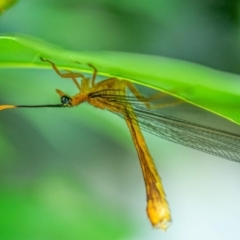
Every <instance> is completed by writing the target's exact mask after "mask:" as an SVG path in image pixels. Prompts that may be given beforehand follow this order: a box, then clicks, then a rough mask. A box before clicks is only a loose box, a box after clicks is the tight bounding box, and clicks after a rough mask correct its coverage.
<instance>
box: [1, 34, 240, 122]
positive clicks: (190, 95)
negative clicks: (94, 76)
mask: <svg viewBox="0 0 240 240" xmlns="http://www.w3.org/2000/svg"><path fill="white" fill-rule="evenodd" d="M0 53H1V54H0V67H11V68H18V67H25V68H46V67H47V68H50V66H49V64H46V63H44V62H42V61H41V60H40V57H41V56H42V57H44V58H46V59H49V60H52V61H54V62H55V63H56V64H57V66H59V67H62V68H64V69H70V70H74V71H82V72H92V69H90V68H89V67H88V66H87V64H88V63H91V64H93V65H94V66H95V67H96V68H97V69H98V71H99V74H100V75H102V76H106V77H113V76H114V77H118V78H121V79H126V80H128V81H132V82H134V83H138V84H141V85H145V86H147V87H150V88H154V89H157V90H160V91H163V92H166V93H168V94H170V95H172V96H175V97H177V98H179V99H182V100H184V101H186V102H188V103H190V104H193V105H195V106H198V107H200V108H203V109H205V110H208V111H210V112H212V113H215V114H217V115H219V116H222V117H224V118H226V119H228V120H230V121H232V122H235V123H237V124H240V111H239V99H240V91H239V89H240V77H239V76H238V75H234V74H231V73H225V72H220V71H217V70H214V69H211V68H208V67H204V66H201V65H197V64H194V63H189V62H185V61H180V60H173V59H169V58H163V57H158V56H149V55H141V54H133V53H122V52H105V51H101V52H73V51H67V50H64V49H62V48H59V47H56V46H53V45H50V44H47V43H45V42H43V41H40V40H36V39H32V38H29V37H19V36H17V37H13V36H2V37H0ZM75 62H79V63H81V64H79V63H75Z"/></svg>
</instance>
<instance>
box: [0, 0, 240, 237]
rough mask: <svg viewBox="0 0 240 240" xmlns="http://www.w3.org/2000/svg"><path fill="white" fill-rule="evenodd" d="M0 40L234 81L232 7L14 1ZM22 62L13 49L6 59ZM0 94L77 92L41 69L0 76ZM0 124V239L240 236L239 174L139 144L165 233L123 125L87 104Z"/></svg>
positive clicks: (9, 99) (171, 148)
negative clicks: (157, 188) (155, 177)
mask: <svg viewBox="0 0 240 240" xmlns="http://www.w3.org/2000/svg"><path fill="white" fill-rule="evenodd" d="M0 32H1V34H2V35H5V36H6V35H12V36H13V35H14V34H16V35H17V36H19V35H30V36H32V37H34V38H39V39H43V40H44V41H45V42H49V43H53V44H54V45H58V46H61V47H63V48H64V49H71V50H72V51H73V52H85V53H86V54H87V52H88V53H89V52H90V51H91V52H92V51H94V52H96V51H114V52H118V51H122V52H128V53H130V52H131V53H138V54H148V55H155V56H165V57H170V58H177V59H182V60H185V61H190V62H193V63H198V64H202V65H206V66H208V67H211V68H214V69H217V70H221V71H227V72H231V73H235V74H239V73H240V70H239V65H240V54H239V53H240V51H239V49H240V44H239V43H240V41H239V40H240V39H239V3H238V1H227V0H224V1H222V0H214V1H201V0H197V1H190V0H180V1H177V0H160V1H158V0H151V1H137V0H133V1H126V0H124V1H110V0H93V1H86V0H79V1H75V0H70V1H63V0H60V1H59V0H41V1H38V0H31V1H28V0H21V1H18V2H17V4H15V5H13V6H12V8H9V9H8V10H7V11H4V14H1V18H0ZM10 50H14V49H12V48H11V49H9V51H10ZM1 53H2V52H1ZM1 53H0V57H2V56H3V55H1ZM120 55H121V54H120V53H119V55H117V56H120ZM24 56H25V55H24ZM24 56H20V55H18V52H17V51H16V56H15V57H16V58H18V57H19V58H20V59H22V57H24ZM100 56H101V54H100ZM117 60H118V59H116V60H114V61H116V62H117ZM99 61H102V62H103V61H104V59H102V60H101V59H100V60H99ZM119 62H121V63H124V59H120V58H119ZM164 62H165V60H164V61H163V62H162V63H161V64H163V66H162V68H163V70H164V71H165V73H169V74H173V75H174V74H176V76H179V73H175V71H176V68H178V69H181V71H182V76H186V75H188V74H191V71H192V70H190V69H189V68H187V65H185V64H184V65H181V66H180V65H179V66H178V64H176V65H175V66H176V67H174V68H172V69H170V67H169V66H170V65H169V63H168V64H166V65H164ZM57 63H60V61H59V62H57ZM17 64H18V63H17ZM35 64H36V63H35ZM37 64H40V62H38V63H37ZM64 64H65V63H64ZM71 67H72V66H71ZM99 67H101V66H99ZM41 68H42V66H41ZM48 68H49V66H48ZM108 70H109V69H108ZM202 70H203V71H206V72H207V73H210V72H211V73H213V72H214V71H212V70H209V69H207V68H202ZM202 70H201V71H200V70H199V71H196V72H195V73H194V74H193V75H191V76H195V77H196V76H197V75H198V78H199V79H201V78H202V80H203V82H206V81H212V80H213V79H215V82H212V83H211V84H212V85H213V86H214V85H217V86H214V90H215V87H216V89H223V88H224V87H225V88H224V91H227V89H231V90H229V92H231V91H232V88H235V93H236V95H238V94H237V92H238V89H239V87H238V84H239V83H238V82H239V80H238V77H237V76H234V75H232V74H227V73H226V74H223V75H224V78H222V76H223V75H222V73H221V74H220V75H218V73H217V72H215V73H216V74H217V75H218V76H217V77H216V78H215V77H210V78H209V79H208V78H207V75H208V74H204V72H202ZM139 71H141V69H139ZM159 71H162V70H161V69H160V70H159ZM107 72H108V71H107ZM111 74H114V72H111ZM134 74H135V75H136V74H137V73H134ZM185 74H186V75H185ZM194 79H195V78H194ZM207 79H208V80H207ZM218 79H221V82H220V83H219V82H218ZM225 79H227V80H225ZM229 79H231V80H229ZM233 79H234V81H235V82H232V80H233ZM190 80H191V79H190ZM228 80H229V81H228ZM224 81H226V82H225V84H224ZM193 84H194V85H196V84H195V82H193ZM209 84H210V83H209ZM0 86H1V88H0V102H1V103H10V104H24V103H26V104H28V103H29V104H44V103H53V102H56V101H59V99H58V97H57V96H56V94H55V93H54V89H55V88H56V87H60V88H64V89H67V90H68V91H69V93H71V94H72V93H75V91H76V90H75V88H73V87H72V84H69V82H68V81H66V80H64V79H59V77H58V76H55V74H54V73H53V72H52V70H51V71H49V70H44V69H38V70H37V69H1V70H0ZM168 90H169V89H168ZM205 93H206V94H209V96H211V92H210V91H208V90H206V91H205ZM196 96H197V95H196ZM212 99H213V100H214V101H216V102H215V103H214V104H217V102H218V103H219V102H220V103H221V104H223V105H224V104H225V103H226V101H231V100H230V99H231V97H229V96H227V97H223V95H221V94H220V95H218V96H213V98H211V100H212ZM201 101H202V100H201ZM207 104H209V103H207ZM235 104H236V105H234V107H236V108H238V105H237V104H238V102H235ZM230 111H232V109H230ZM235 112H238V111H237V110H236V109H235ZM235 114H237V113H235ZM0 116H1V117H0V156H1V161H0V171H1V172H0V219H1V220H0V229H1V231H0V239H6V240H8V239H9V240H15V239H16V240H19V239H24V240H26V239H31V240H32V239H66V238H69V239H90V240H94V239H149V240H150V239H159V238H163V239H178V240H181V239H194V240H198V239H214V238H215V239H218V240H222V239H235V238H236V236H237V235H239V227H238V225H237V223H238V219H239V212H240V211H239V196H238V195H237V194H236V192H237V189H238V188H239V180H238V179H236V177H235V176H238V175H239V172H238V166H237V165H233V167H232V168H231V165H227V164H228V163H225V162H221V161H219V160H216V159H211V161H210V159H208V157H209V156H208V155H201V153H198V152H196V151H193V152H191V150H186V149H183V148H179V147H178V146H175V145H171V144H170V145H168V144H167V143H165V142H164V141H162V140H161V139H157V143H156V139H155V138H153V139H151V138H150V137H147V138H148V140H149V141H148V144H149V148H150V150H151V151H152V152H153V156H154V158H155V159H156V164H157V166H158V168H159V169H160V170H161V171H160V174H161V176H162V178H163V180H164V184H165V190H166V192H167V195H168V197H169V202H170V206H171V209H172V210H173V219H174V222H173V225H172V226H171V227H170V229H169V231H168V232H167V234H165V235H163V234H161V232H158V231H153V230H152V228H151V226H150V224H149V222H148V219H147V217H146V213H145V210H144V208H145V195H144V193H145V190H144V187H143V180H142V176H141V172H140V167H139V166H138V165H137V164H138V163H137V155H136V153H135V150H134V147H133V144H132V142H131V139H130V137H129V136H128V133H127V128H126V126H125V125H124V122H123V121H121V119H118V118H117V117H116V116H112V115H111V114H108V113H105V112H104V111H100V110H96V109H93V108H91V107H90V106H89V107H88V106H86V107H85V106H81V108H80V107H79V108H76V109H71V110H69V109H65V110H64V111H62V110H50V109H48V110H43V109H41V110H40V109H35V110H31V109H30V110H27V109H18V110H17V109H15V110H12V111H11V110H9V111H3V112H0ZM213 124H215V122H213ZM160 146H161V148H160ZM159 149H160V150H159ZM185 152H187V153H186V154H185ZM176 153H177V154H176ZM176 155H177V156H176ZM188 155H189V159H188V158H187V156H188ZM160 159H162V161H160ZM198 159H201V162H198ZM211 163H213V164H212V165H209V164H211ZM216 164H218V165H217V167H216ZM211 170H212V171H211ZM226 173H229V175H225V174H226ZM215 175H216V176H215ZM203 176H204V177H203ZM199 179H200V180H199ZM229 179H233V180H232V182H231V180H229ZM202 180H203V182H204V183H205V185H204V186H202V185H201V183H202ZM221 181H222V182H221ZM229 181H230V182H229ZM234 183H235V184H234ZM201 186H202V187H201ZM229 186H231V187H229ZM223 188H224V194H223ZM184 190H186V191H185V192H184ZM234 201H235V202H234ZM207 203H209V205H207ZM226 203H227V204H226ZM208 207H209V208H208ZM231 207H232V208H231ZM229 212H231V214H229ZM226 226H228V227H226Z"/></svg>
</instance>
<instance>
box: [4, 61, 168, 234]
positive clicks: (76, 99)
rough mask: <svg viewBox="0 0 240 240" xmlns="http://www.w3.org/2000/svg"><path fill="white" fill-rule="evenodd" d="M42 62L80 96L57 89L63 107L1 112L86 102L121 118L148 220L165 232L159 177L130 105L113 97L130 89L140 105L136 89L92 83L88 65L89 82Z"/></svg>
mask: <svg viewBox="0 0 240 240" xmlns="http://www.w3.org/2000/svg"><path fill="white" fill-rule="evenodd" d="M41 60H42V61H44V62H48V63H50V64H51V65H52V67H53V69H54V70H55V72H56V73H57V74H58V75H60V76H61V77H63V78H70V79H72V80H73V82H74V83H75V85H76V86H77V88H78V90H79V92H78V93H77V94H76V95H74V96H72V97H71V96H68V95H67V94H66V93H64V92H62V91H61V90H58V89H57V90H56V92H57V93H58V94H59V96H60V97H61V102H62V104H57V105H56V104H55V105H39V106H26V105H19V106H15V105H1V106H0V110H4V109H8V108H18V107H74V106H78V105H79V104H81V103H83V102H88V103H90V104H91V105H93V106H94V107H97V108H100V109H107V110H109V111H111V112H115V113H120V114H122V116H123V117H124V119H125V121H126V123H127V126H128V128H129V130H130V133H131V136H132V139H133V141H134V144H135V147H136V150H137V153H138V157H139V160H140V165H141V168H142V172H143V177H144V181H145V186H146V192H147V214H148V217H149V219H150V221H151V223H152V225H153V226H154V227H158V228H161V229H163V230H166V229H167V227H168V224H169V222H170V221H171V216H170V210H169V207H168V203H167V200H166V196H165V193H164V190H163V185H162V183H161V179H160V177H159V175H158V172H157V169H156V167H155V164H154V162H153V159H152V157H151V155H150V153H149V150H148V147H147V145H146V142H145V140H144V137H143V135H142V132H141V130H140V127H139V125H138V123H137V117H136V115H135V113H134V110H133V108H132V105H131V103H130V102H128V101H127V99H126V100H125V101H124V104H123V103H122V102H117V101H116V98H115V97H116V94H117V95H118V96H117V97H120V98H121V99H125V97H126V92H127V89H129V90H130V92H131V93H132V94H133V95H134V96H135V97H136V98H137V99H139V100H140V101H142V100H141V99H145V98H144V97H143V96H141V94H140V93H139V92H138V90H137V89H136V88H135V86H134V85H133V84H131V83H130V82H128V81H124V80H119V79H117V78H109V79H106V80H103V81H101V82H99V83H95V79H96V75H97V70H96V68H95V67H94V66H92V65H90V64H89V66H90V67H92V68H93V69H94V72H93V75H92V79H91V80H90V79H88V78H85V77H84V75H83V74H81V73H73V72H70V71H68V72H67V73H61V72H60V71H59V70H58V68H57V67H56V66H55V64H54V63H53V62H51V61H49V60H44V59H42V58H41ZM78 77H80V78H82V80H81V83H80V84H79V83H78V81H77V79H76V78H78ZM104 93H105V96H106V95H107V96H108V97H105V98H104V97H102V96H103V95H104ZM111 94H112V96H113V99H112V100H111V99H110V97H111ZM109 96H110V97H109ZM145 100H146V99H145ZM143 104H145V105H146V107H149V105H148V103H147V101H143ZM133 120H134V122H133Z"/></svg>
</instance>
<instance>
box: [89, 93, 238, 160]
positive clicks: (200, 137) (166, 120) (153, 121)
mask: <svg viewBox="0 0 240 240" xmlns="http://www.w3.org/2000/svg"><path fill="white" fill-rule="evenodd" d="M93 97H98V100H100V101H101V100H102V101H104V103H105V104H106V103H107V104H109V105H113V104H114V105H115V106H116V104H117V106H118V109H119V110H121V112H122V113H123V114H124V115H127V117H130V118H131V121H132V122H133V123H136V124H139V125H140V127H141V129H143V130H145V131H147V132H149V133H151V134H154V135H157V136H159V137H161V138H163V139H167V140H169V141H172V142H175V143H179V144H182V145H185V146H188V147H191V148H194V149H197V150H200V151H203V152H206V153H209V154H212V155H216V156H219V157H222V158H225V159H228V160H232V161H236V162H240V136H239V135H235V134H232V133H229V132H225V131H221V130H218V129H214V128H210V127H206V126H204V125H200V124H195V123H192V122H188V121H185V120H182V119H178V118H174V117H171V116H167V115H164V114H161V113H157V112H156V111H154V110H149V109H148V108H147V107H145V105H144V104H143V102H144V100H145V98H142V101H139V99H136V98H135V97H132V96H122V95H120V94H118V93H117V92H116V91H115V92H114V91H101V93H100V92H99V93H95V95H93ZM140 98H141V97H140ZM127 103H130V104H131V107H130V106H129V105H128V104H127ZM131 108H132V109H133V111H134V113H135V114H131V111H132V110H131ZM114 113H117V112H114ZM117 114H118V113H117ZM118 115H120V116H121V117H123V116H122V115H121V114H118Z"/></svg>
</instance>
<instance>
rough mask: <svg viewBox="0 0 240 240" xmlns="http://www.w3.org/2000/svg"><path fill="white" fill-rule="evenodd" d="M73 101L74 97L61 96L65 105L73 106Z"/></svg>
mask: <svg viewBox="0 0 240 240" xmlns="http://www.w3.org/2000/svg"><path fill="white" fill-rule="evenodd" d="M71 101H72V99H71V98H70V97H68V96H62V97H61V102H62V104H63V105H64V106H71V105H72V104H71Z"/></svg>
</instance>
